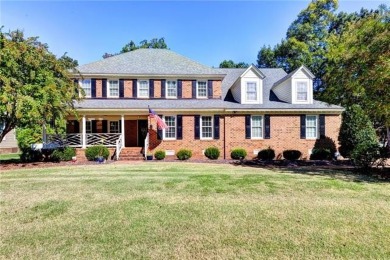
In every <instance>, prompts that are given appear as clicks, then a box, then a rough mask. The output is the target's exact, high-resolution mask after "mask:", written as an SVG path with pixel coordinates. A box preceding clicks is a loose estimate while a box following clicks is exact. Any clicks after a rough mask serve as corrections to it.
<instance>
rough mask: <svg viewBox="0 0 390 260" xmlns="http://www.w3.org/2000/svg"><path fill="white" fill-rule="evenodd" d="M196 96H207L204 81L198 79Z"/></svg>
mask: <svg viewBox="0 0 390 260" xmlns="http://www.w3.org/2000/svg"><path fill="white" fill-rule="evenodd" d="M198 97H207V82H206V81H198Z"/></svg>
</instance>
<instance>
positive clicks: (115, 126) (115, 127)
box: [110, 121, 120, 133]
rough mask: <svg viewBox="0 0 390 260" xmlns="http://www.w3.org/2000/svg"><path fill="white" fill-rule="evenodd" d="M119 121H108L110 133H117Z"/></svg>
mask: <svg viewBox="0 0 390 260" xmlns="http://www.w3.org/2000/svg"><path fill="white" fill-rule="evenodd" d="M119 132H120V131H119V121H110V133H119Z"/></svg>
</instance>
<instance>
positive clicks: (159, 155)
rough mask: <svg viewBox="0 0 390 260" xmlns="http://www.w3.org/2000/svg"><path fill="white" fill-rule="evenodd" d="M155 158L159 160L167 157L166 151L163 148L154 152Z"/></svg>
mask: <svg viewBox="0 0 390 260" xmlns="http://www.w3.org/2000/svg"><path fill="white" fill-rule="evenodd" d="M154 158H156V159H157V160H163V159H164V158H165V151H163V150H158V151H156V152H155V153H154Z"/></svg>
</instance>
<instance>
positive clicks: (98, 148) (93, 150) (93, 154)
mask: <svg viewBox="0 0 390 260" xmlns="http://www.w3.org/2000/svg"><path fill="white" fill-rule="evenodd" d="M109 155H110V151H109V150H108V149H107V147H105V146H103V145H94V146H90V147H88V148H87V149H86V150H85V157H87V159H88V161H94V160H95V159H96V158H97V157H99V156H103V157H104V159H106V160H107V159H108V156H109Z"/></svg>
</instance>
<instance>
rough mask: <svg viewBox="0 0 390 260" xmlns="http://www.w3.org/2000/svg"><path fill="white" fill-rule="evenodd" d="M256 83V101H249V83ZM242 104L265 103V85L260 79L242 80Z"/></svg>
mask: <svg viewBox="0 0 390 260" xmlns="http://www.w3.org/2000/svg"><path fill="white" fill-rule="evenodd" d="M248 82H255V83H256V91H257V95H256V100H247V83H248ZM241 103H242V104H262V103H263V83H262V80H261V79H259V78H243V79H242V80H241Z"/></svg>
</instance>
